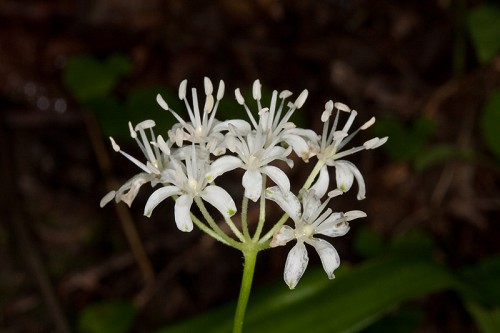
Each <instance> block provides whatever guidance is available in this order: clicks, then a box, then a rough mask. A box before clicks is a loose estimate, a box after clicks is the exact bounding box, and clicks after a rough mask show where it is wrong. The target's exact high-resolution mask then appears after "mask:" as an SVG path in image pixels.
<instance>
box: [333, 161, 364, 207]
mask: <svg viewBox="0 0 500 333" xmlns="http://www.w3.org/2000/svg"><path fill="white" fill-rule="evenodd" d="M339 163H340V164H342V165H344V166H345V167H347V168H348V169H349V170H350V172H351V174H352V175H353V176H354V178H356V181H357V182H358V196H357V198H358V200H363V199H364V198H365V195H366V186H365V180H364V179H363V175H361V172H359V169H358V168H357V167H356V166H355V165H354V164H353V163H351V162H349V161H344V160H340V161H337V162H336V163H335V166H337V165H338V164H339ZM349 187H350V186H349ZM344 192H345V191H344Z"/></svg>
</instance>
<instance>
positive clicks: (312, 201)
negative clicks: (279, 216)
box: [266, 187, 366, 289]
mask: <svg viewBox="0 0 500 333" xmlns="http://www.w3.org/2000/svg"><path fill="white" fill-rule="evenodd" d="M335 195H338V192H337V191H332V192H331V193H330V194H329V197H330V198H331V197H332V196H335ZM266 198H268V199H270V200H273V201H274V202H276V203H277V204H278V205H279V206H280V207H281V208H282V209H283V210H284V211H285V212H286V213H287V214H288V216H290V218H291V219H292V220H293V222H294V224H295V228H292V227H290V226H287V225H284V226H282V227H281V228H280V229H279V230H278V231H277V232H276V233H275V234H274V237H273V240H272V241H271V243H270V246H271V247H276V246H281V245H285V244H286V243H287V242H289V241H291V240H293V239H296V240H297V244H295V246H294V247H293V248H292V249H291V250H290V252H289V253H288V257H287V259H286V263H285V270H284V274H283V277H284V280H285V283H286V284H287V285H288V286H289V287H290V289H294V288H295V286H296V285H297V283H298V282H299V280H300V278H301V277H302V275H303V274H304V272H305V270H306V268H307V264H308V262H309V257H308V255H307V250H306V247H305V244H306V243H307V244H309V245H311V246H313V247H314V248H315V250H316V252H317V253H318V255H319V257H320V259H321V263H322V265H323V269H324V270H325V272H326V274H327V275H328V278H330V279H333V278H334V277H335V276H334V274H333V273H334V271H335V269H337V268H338V267H339V265H340V258H339V255H338V253H337V250H335V248H334V247H333V246H332V245H331V244H330V243H328V242H327V241H326V240H324V239H322V238H315V237H314V236H315V235H318V234H319V235H323V236H328V237H338V236H343V235H345V234H346V233H347V232H348V231H349V224H348V221H350V220H353V219H357V218H360V217H365V216H366V214H365V213H364V212H362V211H357V210H355V211H349V212H347V213H332V210H331V209H330V208H328V209H326V210H325V207H326V205H327V204H328V202H329V200H330V198H328V199H327V200H326V201H325V202H324V203H321V202H320V200H319V199H318V197H317V196H316V194H315V192H314V190H309V191H304V193H303V195H302V209H301V204H300V202H299V199H298V198H297V197H296V196H295V195H294V194H292V193H291V192H283V191H281V190H280V189H279V188H278V187H273V188H269V189H267V190H266Z"/></svg>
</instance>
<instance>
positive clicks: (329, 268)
mask: <svg viewBox="0 0 500 333" xmlns="http://www.w3.org/2000/svg"><path fill="white" fill-rule="evenodd" d="M308 243H309V244H311V245H312V246H314V248H315V249H316V252H318V254H319V258H320V259H321V264H322V265H323V269H324V270H325V272H326V274H327V275H328V278H329V279H333V278H335V275H334V274H333V272H334V271H335V270H336V269H337V268H338V267H339V265H340V257H339V254H338V252H337V250H335V248H334V247H333V245H332V244H330V243H328V242H327V241H325V240H324V239H319V238H315V239H312V240H310V241H308Z"/></svg>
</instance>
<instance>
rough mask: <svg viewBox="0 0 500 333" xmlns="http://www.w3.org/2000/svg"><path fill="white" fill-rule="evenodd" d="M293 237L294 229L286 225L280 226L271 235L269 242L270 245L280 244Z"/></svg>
mask: <svg viewBox="0 0 500 333" xmlns="http://www.w3.org/2000/svg"><path fill="white" fill-rule="evenodd" d="M294 238H295V231H294V230H293V229H292V228H291V227H290V226H288V225H284V226H282V227H281V228H280V229H279V230H278V231H276V232H275V233H274V235H273V240H272V241H271V243H270V244H269V246H271V247H277V246H282V245H285V244H286V243H288V242H289V241H291V240H292V239H294Z"/></svg>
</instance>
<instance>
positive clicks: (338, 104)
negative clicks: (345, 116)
mask: <svg viewBox="0 0 500 333" xmlns="http://www.w3.org/2000/svg"><path fill="white" fill-rule="evenodd" d="M335 107H336V108H337V110H340V111H344V112H351V108H350V107H348V106H347V105H345V104H344V103H341V102H336V103H335Z"/></svg>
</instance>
